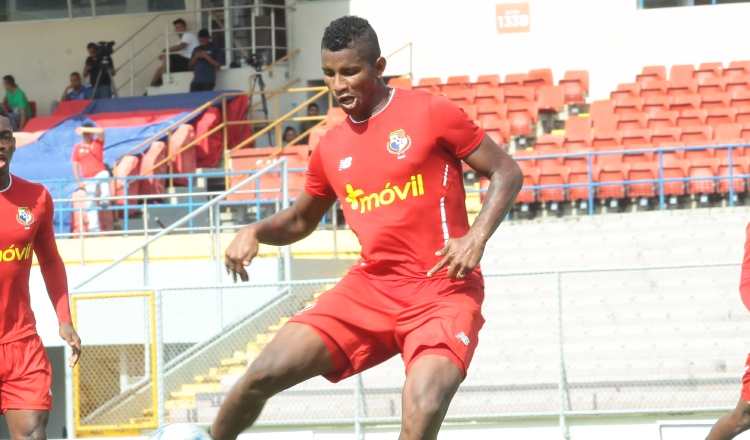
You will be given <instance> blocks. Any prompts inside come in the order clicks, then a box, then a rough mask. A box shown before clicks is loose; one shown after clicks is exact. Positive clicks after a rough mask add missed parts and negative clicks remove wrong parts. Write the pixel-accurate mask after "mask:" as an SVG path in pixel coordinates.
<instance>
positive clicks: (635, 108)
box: [615, 97, 645, 115]
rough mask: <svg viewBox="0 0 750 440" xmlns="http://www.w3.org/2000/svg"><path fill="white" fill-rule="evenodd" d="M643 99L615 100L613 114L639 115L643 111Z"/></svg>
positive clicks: (626, 98) (625, 98)
mask: <svg viewBox="0 0 750 440" xmlns="http://www.w3.org/2000/svg"><path fill="white" fill-rule="evenodd" d="M644 103H645V99H644V98H628V97H622V98H618V99H616V100H615V113H616V114H618V115H619V114H623V113H641V112H642V111H643V104H644Z"/></svg>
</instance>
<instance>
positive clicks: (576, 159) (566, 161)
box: [563, 147, 594, 166]
mask: <svg viewBox="0 0 750 440" xmlns="http://www.w3.org/2000/svg"><path fill="white" fill-rule="evenodd" d="M566 151H567V152H568V153H569V154H579V153H593V152H594V149H593V148H585V147H581V148H568V149H566ZM588 163H589V158H588V156H573V157H563V165H565V166H578V165H583V166H588ZM591 163H592V164H593V163H594V160H593V157H592V161H591Z"/></svg>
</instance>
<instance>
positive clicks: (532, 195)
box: [516, 167, 541, 203]
mask: <svg viewBox="0 0 750 440" xmlns="http://www.w3.org/2000/svg"><path fill="white" fill-rule="evenodd" d="M521 171H522V172H523V188H522V189H521V191H520V192H519V193H518V197H516V203H534V202H536V191H535V190H532V189H525V188H528V187H530V186H537V185H538V184H539V175H540V174H541V170H539V168H537V167H526V168H521Z"/></svg>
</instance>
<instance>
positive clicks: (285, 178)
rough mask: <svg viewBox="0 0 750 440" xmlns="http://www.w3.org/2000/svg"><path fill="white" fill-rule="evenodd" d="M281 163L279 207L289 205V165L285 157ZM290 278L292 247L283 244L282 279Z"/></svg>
mask: <svg viewBox="0 0 750 440" xmlns="http://www.w3.org/2000/svg"><path fill="white" fill-rule="evenodd" d="M279 162H280V163H281V209H287V208H288V207H289V167H288V166H287V162H286V158H282V159H281V160H279ZM291 280H292V247H291V246H289V245H287V246H284V281H291Z"/></svg>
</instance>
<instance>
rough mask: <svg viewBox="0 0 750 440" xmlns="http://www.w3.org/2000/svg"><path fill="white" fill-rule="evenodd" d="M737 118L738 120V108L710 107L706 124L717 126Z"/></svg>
mask: <svg viewBox="0 0 750 440" xmlns="http://www.w3.org/2000/svg"><path fill="white" fill-rule="evenodd" d="M735 120H737V109H736V108H731V107H730V108H710V109H708V117H706V124H708V125H711V126H713V127H714V128H715V127H716V126H717V125H719V124H731V123H733V122H734V121H735Z"/></svg>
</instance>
